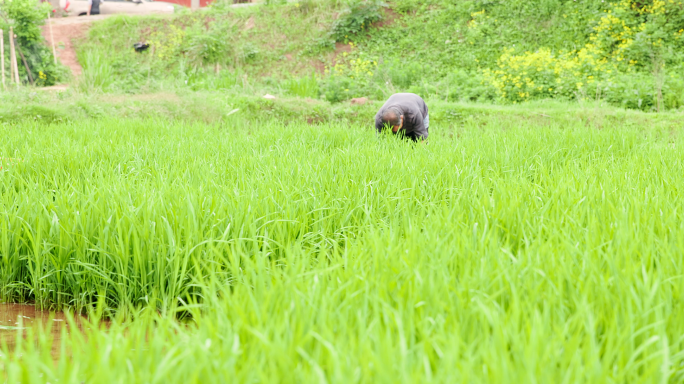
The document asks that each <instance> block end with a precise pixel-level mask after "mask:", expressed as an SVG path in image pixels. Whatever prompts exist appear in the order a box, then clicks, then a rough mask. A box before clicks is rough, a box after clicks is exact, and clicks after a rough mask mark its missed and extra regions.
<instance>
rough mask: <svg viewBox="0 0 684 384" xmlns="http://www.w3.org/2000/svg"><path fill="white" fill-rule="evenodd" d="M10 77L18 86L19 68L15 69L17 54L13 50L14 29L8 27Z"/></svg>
mask: <svg viewBox="0 0 684 384" xmlns="http://www.w3.org/2000/svg"><path fill="white" fill-rule="evenodd" d="M9 42H10V69H11V71H10V77H12V81H14V82H15V83H17V85H19V67H17V52H16V51H15V50H14V28H12V27H10V35H9Z"/></svg>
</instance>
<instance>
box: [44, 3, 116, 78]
mask: <svg viewBox="0 0 684 384" xmlns="http://www.w3.org/2000/svg"><path fill="white" fill-rule="evenodd" d="M106 17H107V15H98V16H79V17H64V18H59V19H52V20H50V25H52V36H51V34H50V25H47V24H46V25H44V26H43V27H42V29H43V37H45V40H47V44H48V47H50V49H52V43H53V41H54V44H55V51H56V53H57V58H58V59H59V61H60V62H62V64H64V65H66V66H67V67H69V69H71V73H72V74H73V75H74V76H79V75H80V74H81V72H82V71H83V68H81V65H80V64H79V63H78V59H77V57H76V48H75V46H74V43H75V42H76V41H78V40H79V39H82V38H84V37H85V35H86V33H87V32H88V29H90V26H91V24H92V22H93V21H96V20H102V19H104V18H106ZM53 38H54V39H53Z"/></svg>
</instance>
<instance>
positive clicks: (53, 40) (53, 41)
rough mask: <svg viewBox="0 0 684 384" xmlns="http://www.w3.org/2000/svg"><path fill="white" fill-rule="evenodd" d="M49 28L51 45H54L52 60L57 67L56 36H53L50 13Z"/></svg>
mask: <svg viewBox="0 0 684 384" xmlns="http://www.w3.org/2000/svg"><path fill="white" fill-rule="evenodd" d="M48 26H49V28H50V43H51V44H52V58H53V59H54V60H55V65H57V51H56V50H55V36H54V35H53V34H52V23H51V22H50V12H48Z"/></svg>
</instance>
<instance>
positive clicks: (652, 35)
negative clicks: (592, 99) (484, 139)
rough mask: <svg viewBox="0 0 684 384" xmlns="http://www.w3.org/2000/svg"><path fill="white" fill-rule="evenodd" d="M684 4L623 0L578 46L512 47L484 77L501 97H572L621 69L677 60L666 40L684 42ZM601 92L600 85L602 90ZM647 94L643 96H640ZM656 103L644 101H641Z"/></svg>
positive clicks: (666, 0) (672, 0)
mask: <svg viewBox="0 0 684 384" xmlns="http://www.w3.org/2000/svg"><path fill="white" fill-rule="evenodd" d="M483 14H484V12H481V13H474V14H473V21H472V22H471V23H470V28H477V27H478V22H477V21H478V19H482V18H483ZM683 33H684V5H682V3H681V2H680V1H675V0H653V2H652V3H650V4H646V5H644V2H640V1H635V0H622V1H620V2H619V3H616V4H613V5H612V7H611V9H608V10H606V11H605V12H604V14H603V15H602V16H601V17H600V18H598V20H596V21H595V26H594V27H593V29H592V33H591V34H590V36H589V42H588V43H587V44H585V45H584V47H582V48H581V49H579V50H576V51H565V52H564V51H558V52H554V51H552V50H551V49H548V48H540V49H538V50H537V51H534V52H530V51H526V52H523V53H520V54H517V55H516V54H515V49H513V48H508V49H505V50H504V53H503V54H502V55H501V56H500V57H499V59H498V60H497V65H496V68H493V69H490V68H484V69H482V70H481V72H482V74H483V76H484V80H485V81H487V82H488V83H489V84H491V85H492V86H494V87H495V88H496V89H497V92H498V94H499V97H500V98H501V99H503V100H506V101H511V102H519V101H524V100H527V99H534V98H548V97H573V96H574V95H576V94H577V92H580V93H583V92H586V91H588V90H589V91H591V90H593V89H594V88H600V87H603V86H605V85H607V84H613V83H615V76H616V75H617V74H618V73H634V72H635V71H637V70H647V71H649V72H650V71H653V72H654V73H656V72H657V70H656V69H652V67H653V66H654V65H661V64H658V63H659V61H658V58H662V57H663V56H668V55H669V57H665V58H664V60H663V62H664V63H667V62H668V61H669V62H670V63H671V62H673V61H676V56H674V55H672V54H671V53H670V52H669V51H668V50H666V49H664V48H665V47H666V46H667V47H670V49H672V48H673V47H676V48H678V49H681V48H684V39H682V37H681V36H682V34H683ZM599 92H600V90H599ZM639 100H642V99H639ZM642 105H643V106H650V105H652V103H650V102H645V103H642V102H641V101H640V102H639V103H638V107H639V108H642V109H643V107H642Z"/></svg>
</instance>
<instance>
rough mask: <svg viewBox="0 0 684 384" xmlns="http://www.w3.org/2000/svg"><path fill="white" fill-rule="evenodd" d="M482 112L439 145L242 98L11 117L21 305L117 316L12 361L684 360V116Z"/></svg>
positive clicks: (521, 374) (7, 129)
mask: <svg viewBox="0 0 684 384" xmlns="http://www.w3.org/2000/svg"><path fill="white" fill-rule="evenodd" d="M435 104H438V103H435ZM446 107H447V105H442V106H441V108H443V110H447V108H446ZM456 107H457V106H451V108H452V109H455V108H456ZM459 108H461V109H458V110H459V111H460V113H461V114H460V115H457V116H456V117H454V118H455V120H454V124H453V127H451V128H449V125H448V124H446V123H443V124H434V125H433V126H432V127H431V135H430V143H429V145H427V146H425V145H412V144H409V143H405V142H401V141H398V140H395V138H392V137H381V138H379V139H378V138H376V136H375V134H374V133H373V132H372V131H371V130H369V129H368V128H367V125H366V126H361V125H358V124H351V125H342V124H339V123H329V124H322V125H315V126H311V125H308V124H305V123H300V122H289V123H287V124H285V123H283V122H279V121H277V120H273V119H270V118H265V119H263V120H261V121H259V122H254V121H251V120H245V119H243V118H242V117H241V116H240V115H239V114H238V113H236V114H233V115H231V116H229V119H227V120H225V121H223V123H221V124H206V123H202V122H196V123H194V124H192V123H185V122H178V123H175V122H172V121H170V120H167V119H161V118H159V119H156V120H154V119H147V120H142V119H121V118H107V117H104V118H99V119H88V120H84V121H81V122H62V123H59V124H51V125H49V124H44V123H41V122H38V121H27V122H24V123H22V124H21V125H19V126H16V125H14V126H3V127H2V128H0V129H1V134H2V137H3V140H2V141H0V157H3V158H13V159H21V161H17V160H6V161H5V160H4V161H5V162H4V163H3V170H2V172H1V173H0V287H1V288H0V295H2V299H3V300H13V301H20V300H34V301H35V302H36V304H37V305H40V306H69V307H72V308H75V309H77V310H84V311H93V312H95V313H99V314H105V315H109V316H112V317H114V318H115V319H117V320H116V321H115V323H114V325H113V326H112V327H111V328H110V329H109V330H99V329H98V327H97V326H95V325H94V326H91V327H90V328H91V329H86V330H85V331H84V332H85V333H84V334H81V333H78V332H75V333H72V334H70V335H64V336H63V337H62V339H61V341H58V342H59V343H61V348H63V351H64V353H61V354H60V355H59V356H58V357H57V362H56V363H54V364H53V363H52V362H51V360H52V357H51V355H50V353H49V351H50V346H51V344H52V343H51V341H50V340H49V338H48V337H47V336H46V334H45V333H44V332H41V331H35V332H34V331H31V332H32V333H31V334H30V335H29V340H28V341H26V342H20V346H19V347H18V348H19V349H14V350H12V351H10V350H9V349H8V348H7V347H3V349H2V353H0V372H2V373H1V374H2V375H3V376H5V377H6V380H7V381H8V382H17V381H22V382H48V381H49V382H105V381H106V382H222V381H236V382H340V383H346V382H420V381H436V382H577V383H580V382H623V383H627V382H629V383H632V382H679V381H681V380H682V379H684V371H683V370H682V366H683V365H682V364H684V337H682V336H681V335H682V334H684V308H682V304H681V300H680V298H681V295H682V287H683V286H684V285H682V277H683V269H684V260H682V254H683V251H684V235H683V232H684V224H683V223H684V220H683V217H682V212H683V209H684V206H683V203H682V199H681V194H682V185H684V156H683V154H682V144H684V143H683V142H682V136H681V128H676V125H672V124H671V123H668V121H672V122H673V123H674V122H676V121H678V119H680V117H679V116H677V115H669V119H671V120H668V115H662V116H653V115H647V114H633V113H632V114H627V113H624V112H622V114H621V112H619V111H611V110H608V111H603V112H604V113H602V114H601V113H599V112H601V111H602V110H598V109H597V110H594V112H593V114H592V113H590V112H591V111H592V110H591V109H588V110H585V111H584V112H581V111H574V112H569V111H568V110H567V107H566V109H565V111H564V113H565V115H560V112H561V109H560V107H556V108H558V109H556V110H555V112H549V110H550V111H554V109H553V107H552V106H551V107H549V110H547V111H546V114H544V115H543V116H541V115H540V112H538V111H539V110H535V109H534V108H533V107H530V106H528V108H530V109H529V110H528V111H529V112H528V111H525V110H524V109H518V110H512V109H509V110H507V109H506V108H503V107H502V108H501V109H498V110H497V109H492V108H479V107H477V106H471V107H469V108H470V109H467V108H466V107H465V106H460V107H459ZM536 108H540V107H539V106H537V107H536ZM437 109H438V108H437V107H436V110H437ZM516 113H517V115H516ZM547 114H548V115H547ZM562 116H564V117H562ZM611 116H612V117H611ZM616 116H617V117H616ZM618 118H619V119H621V120H611V119H618ZM601 119H603V120H601ZM615 121H620V123H619V124H617V123H615ZM673 127H674V128H673ZM178 319H182V320H183V321H181V322H179V321H178ZM86 328H87V327H86ZM20 340H21V339H20ZM67 351H68V353H67Z"/></svg>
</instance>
